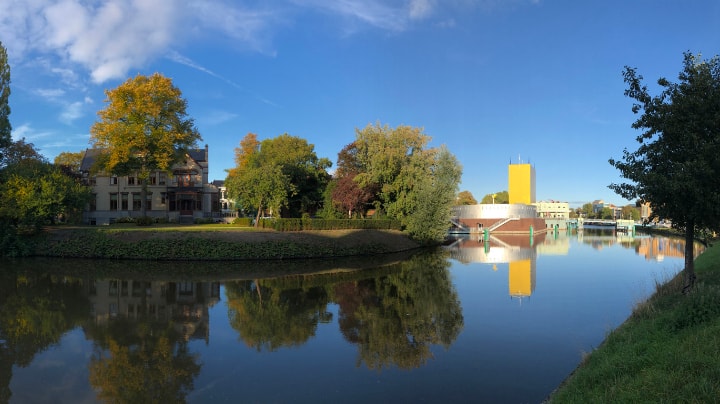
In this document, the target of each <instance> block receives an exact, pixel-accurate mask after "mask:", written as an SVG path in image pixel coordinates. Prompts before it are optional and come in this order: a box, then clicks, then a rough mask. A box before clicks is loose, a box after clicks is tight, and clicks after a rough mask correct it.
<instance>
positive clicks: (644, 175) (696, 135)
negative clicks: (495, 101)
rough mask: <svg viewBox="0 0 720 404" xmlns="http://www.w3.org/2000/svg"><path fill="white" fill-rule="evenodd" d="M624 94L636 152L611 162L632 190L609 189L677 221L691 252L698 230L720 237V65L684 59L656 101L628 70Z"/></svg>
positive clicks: (690, 268) (688, 265)
mask: <svg viewBox="0 0 720 404" xmlns="http://www.w3.org/2000/svg"><path fill="white" fill-rule="evenodd" d="M624 79H625V83H626V84H627V85H628V88H627V89H626V90H625V95H626V96H628V97H630V98H632V99H634V100H635V103H634V104H633V108H632V110H633V112H634V113H636V114H637V113H641V115H640V117H639V118H638V119H637V120H636V121H635V122H634V123H633V124H632V127H633V128H634V129H639V130H642V134H641V135H639V136H637V138H636V140H637V142H638V143H639V144H640V146H639V147H638V149H637V150H635V151H633V152H630V151H628V150H627V149H625V150H624V151H623V158H622V159H621V160H615V159H610V160H609V162H610V164H611V165H613V166H614V167H615V168H617V169H618V170H619V171H620V174H621V176H622V177H623V178H625V179H628V180H629V181H630V182H628V183H620V184H611V185H610V188H611V189H612V190H613V191H615V192H616V193H618V194H619V195H621V196H623V197H624V198H626V199H640V200H641V201H647V202H649V203H650V207H651V208H652V215H653V217H661V218H666V219H670V220H672V223H673V226H674V227H675V228H678V229H682V230H684V231H685V241H686V249H687V248H690V247H692V240H693V239H694V234H695V232H696V231H697V230H702V229H706V228H707V229H710V230H712V231H717V230H720V141H718V139H720V119H718V115H717V114H718V113H717V111H719V110H720V58H718V57H714V58H712V59H710V60H702V59H701V58H700V56H695V55H693V54H691V53H689V52H686V53H685V54H684V62H683V70H682V71H681V72H680V74H679V76H678V79H679V82H678V83H673V82H670V81H669V80H667V79H665V78H660V79H659V80H658V85H659V86H660V87H661V88H663V90H662V92H661V93H660V94H659V95H656V96H651V95H650V93H649V91H648V89H647V87H646V86H645V85H643V77H642V76H640V75H638V74H637V71H636V69H634V68H630V67H626V68H625V70H624ZM685 277H686V290H687V289H689V288H690V287H692V285H693V282H694V279H695V274H694V264H693V259H692V253H688V251H686V254H685Z"/></svg>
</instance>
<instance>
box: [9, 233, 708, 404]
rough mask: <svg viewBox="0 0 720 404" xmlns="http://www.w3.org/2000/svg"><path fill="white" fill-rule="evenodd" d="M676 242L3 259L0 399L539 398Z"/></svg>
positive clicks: (621, 238)
mask: <svg viewBox="0 0 720 404" xmlns="http://www.w3.org/2000/svg"><path fill="white" fill-rule="evenodd" d="M696 250H697V251H698V253H699V252H700V251H701V250H700V247H698V248H696ZM683 251H684V245H683V241H682V240H677V239H669V238H665V237H657V236H649V235H635V236H632V235H623V234H615V233H613V232H608V231H602V230H593V229H585V230H584V231H581V232H580V233H572V234H567V233H564V232H561V233H547V234H539V235H538V234H536V235H534V236H533V237H532V238H530V237H529V235H521V236H495V237H492V238H491V239H490V240H488V242H483V241H482V240H479V239H477V238H473V237H465V238H460V239H458V240H456V241H455V242H454V243H453V244H451V245H449V246H447V247H444V248H442V249H439V250H437V251H423V252H419V253H413V254H407V255H393V256H385V257H373V258H368V259H345V260H333V261H290V262H286V261H283V262H271V263H267V262H266V263H238V262H234V263H224V262H201V263H198V262H196V263H190V262H180V263H177V262H174V263H167V262H123V261H90V260H83V261H75V260H47V259H26V260H18V261H0V266H1V267H2V268H3V270H2V271H0V402H6V401H7V402H10V403H30V402H33V403H48V402H53V403H94V402H128V403H130V402H133V403H136V402H191V403H206V402H213V403H215V402H233V403H234V402H262V403H264V402H293V403H297V402H372V401H381V402H508V403H523V402H540V401H542V400H543V399H544V398H545V397H547V395H548V394H549V393H550V392H551V391H552V390H553V389H554V388H555V387H557V385H558V384H559V383H560V382H562V380H563V379H564V378H565V377H566V376H567V375H568V374H569V373H570V372H571V371H572V370H573V369H574V368H575V367H576V366H577V365H578V364H579V363H580V361H581V360H582V358H583V355H585V354H586V353H588V352H591V351H592V350H593V349H594V348H595V347H597V346H598V345H599V344H601V343H602V341H603V339H604V337H605V336H606V334H607V333H608V332H609V331H610V330H612V329H613V328H615V327H617V326H618V325H619V324H621V323H622V322H623V321H624V320H625V319H626V318H627V317H628V316H629V315H630V313H631V311H632V308H633V305H635V304H636V303H638V302H639V301H641V300H642V299H644V298H646V297H647V296H649V295H650V294H651V293H652V292H653V290H654V286H655V283H656V282H662V281H664V280H666V279H668V278H670V277H672V276H673V275H675V274H676V273H678V272H679V271H680V270H681V269H682V264H683V257H682V254H683Z"/></svg>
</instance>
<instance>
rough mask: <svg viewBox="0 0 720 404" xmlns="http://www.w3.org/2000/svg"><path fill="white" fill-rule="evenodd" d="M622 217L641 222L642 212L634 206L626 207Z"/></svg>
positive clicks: (623, 209) (623, 208)
mask: <svg viewBox="0 0 720 404" xmlns="http://www.w3.org/2000/svg"><path fill="white" fill-rule="evenodd" d="M621 215H622V218H623V219H626V220H640V211H639V210H638V209H637V208H636V207H635V205H634V204H632V205H625V206H623V207H622V211H621Z"/></svg>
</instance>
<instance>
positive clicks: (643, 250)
mask: <svg viewBox="0 0 720 404" xmlns="http://www.w3.org/2000/svg"><path fill="white" fill-rule="evenodd" d="M636 251H637V253H638V255H642V256H644V257H645V259H646V260H655V261H662V260H664V259H665V257H675V258H684V257H685V240H683V239H679V238H664V237H644V238H640V239H639V245H638V246H637V247H636ZM702 251H703V247H702V246H701V245H700V244H697V243H695V245H694V246H693V253H694V256H695V257H697V256H698V255H699V254H700V253H701V252H702Z"/></svg>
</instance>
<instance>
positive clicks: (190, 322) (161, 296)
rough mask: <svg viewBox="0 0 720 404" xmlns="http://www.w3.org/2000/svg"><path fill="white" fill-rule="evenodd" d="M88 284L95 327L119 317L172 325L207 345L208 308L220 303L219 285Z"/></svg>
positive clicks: (97, 281)
mask: <svg viewBox="0 0 720 404" xmlns="http://www.w3.org/2000/svg"><path fill="white" fill-rule="evenodd" d="M85 285H87V286H86V287H87V290H86V293H87V296H88V300H89V301H90V304H91V313H90V315H91V318H92V319H93V320H94V322H95V324H97V325H102V326H107V325H108V323H109V322H110V321H111V320H114V319H116V318H118V317H123V318H126V319H128V320H138V319H140V318H143V319H151V320H154V321H158V322H170V323H172V325H173V328H174V329H175V331H176V332H178V333H179V335H181V336H183V338H184V339H185V340H186V341H187V340H190V339H202V340H205V342H208V339H209V330H210V326H209V309H210V308H211V307H212V306H214V305H215V304H216V303H217V302H218V301H220V283H219V282H168V281H137V280H127V279H89V280H88V282H86V283H85Z"/></svg>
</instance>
